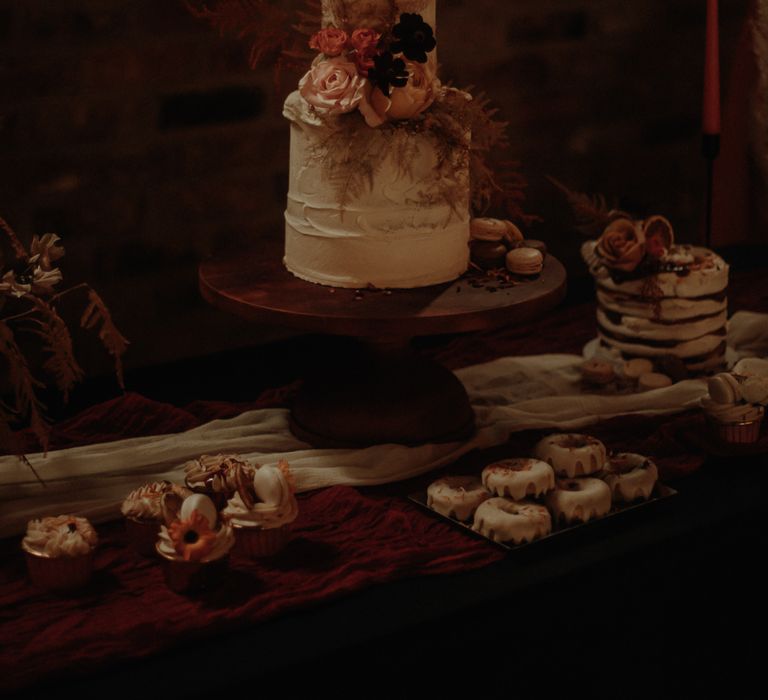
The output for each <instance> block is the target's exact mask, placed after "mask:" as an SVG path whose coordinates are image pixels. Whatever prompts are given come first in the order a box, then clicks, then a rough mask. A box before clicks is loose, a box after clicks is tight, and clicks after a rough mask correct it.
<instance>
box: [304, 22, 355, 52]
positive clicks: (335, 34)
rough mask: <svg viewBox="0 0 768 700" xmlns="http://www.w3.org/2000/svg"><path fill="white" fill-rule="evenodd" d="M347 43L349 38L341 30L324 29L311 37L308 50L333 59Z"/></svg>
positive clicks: (333, 28)
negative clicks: (313, 50)
mask: <svg viewBox="0 0 768 700" xmlns="http://www.w3.org/2000/svg"><path fill="white" fill-rule="evenodd" d="M347 41H349V37H348V36H347V33H346V32H345V31H344V30H343V29H336V28H335V27H325V29H321V30H320V31H319V32H317V34H314V35H313V36H312V38H311V39H310V40H309V48H310V49H315V51H320V52H321V53H324V54H325V55H326V56H328V57H330V58H333V57H334V56H339V55H340V54H341V52H342V51H343V50H344V48H345V47H346V45H347Z"/></svg>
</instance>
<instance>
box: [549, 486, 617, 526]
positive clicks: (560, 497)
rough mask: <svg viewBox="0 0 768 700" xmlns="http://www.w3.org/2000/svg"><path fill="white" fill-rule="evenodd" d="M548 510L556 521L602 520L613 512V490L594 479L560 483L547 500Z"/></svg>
mask: <svg viewBox="0 0 768 700" xmlns="http://www.w3.org/2000/svg"><path fill="white" fill-rule="evenodd" d="M546 502H547V508H549V510H550V511H551V512H552V515H553V516H554V517H555V519H556V520H564V521H565V522H566V523H573V522H587V521H588V520H592V519H594V518H601V517H602V516H604V515H606V514H607V513H608V512H609V511H610V510H611V489H610V487H609V486H608V484H606V483H605V482H604V481H601V480H600V479H595V478H592V477H585V478H582V479H569V480H567V481H558V483H557V488H555V490H554V491H550V493H548V494H547V498H546Z"/></svg>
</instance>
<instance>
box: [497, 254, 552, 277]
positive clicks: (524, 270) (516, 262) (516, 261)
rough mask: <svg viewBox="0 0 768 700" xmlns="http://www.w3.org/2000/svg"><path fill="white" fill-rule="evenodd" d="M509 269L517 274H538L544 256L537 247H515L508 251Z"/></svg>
mask: <svg viewBox="0 0 768 700" xmlns="http://www.w3.org/2000/svg"><path fill="white" fill-rule="evenodd" d="M506 262H507V269H508V270H509V271H510V272H513V273H514V274H516V275H526V276H527V275H538V274H539V273H540V272H541V269H542V267H543V265H544V256H543V255H542V254H541V253H540V252H539V251H538V250H536V249H535V248H515V249H514V250H510V251H509V252H508V253H507V261H506Z"/></svg>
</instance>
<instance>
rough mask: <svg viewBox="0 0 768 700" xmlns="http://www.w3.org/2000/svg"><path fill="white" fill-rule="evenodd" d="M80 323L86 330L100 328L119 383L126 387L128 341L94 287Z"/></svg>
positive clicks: (99, 332) (89, 291)
mask: <svg viewBox="0 0 768 700" xmlns="http://www.w3.org/2000/svg"><path fill="white" fill-rule="evenodd" d="M80 325H81V326H82V327H83V328H85V329H86V330H96V329H98V335H99V340H101V342H102V344H103V345H104V348H105V349H106V350H107V352H108V353H109V354H110V355H112V358H113V359H114V361H115V374H116V375H117V383H118V384H119V385H120V388H121V389H125V381H124V377H123V360H122V357H123V354H124V353H125V351H126V350H127V349H128V341H127V340H126V339H125V338H124V337H123V336H122V334H121V333H120V331H119V330H118V329H117V326H115V323H114V321H113V320H112V314H110V313H109V309H107V307H106V304H104V301H103V300H102V298H101V297H100V296H99V295H98V294H97V293H96V292H95V291H94V290H93V289H88V306H87V307H86V308H85V311H84V312H83V316H82V318H81V319H80Z"/></svg>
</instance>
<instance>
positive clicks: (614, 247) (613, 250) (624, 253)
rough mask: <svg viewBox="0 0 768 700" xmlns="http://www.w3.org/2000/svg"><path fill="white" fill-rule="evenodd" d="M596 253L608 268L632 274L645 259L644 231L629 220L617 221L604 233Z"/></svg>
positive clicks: (609, 225)
mask: <svg viewBox="0 0 768 700" xmlns="http://www.w3.org/2000/svg"><path fill="white" fill-rule="evenodd" d="M595 252H596V253H597V255H598V256H599V257H600V260H601V261H602V262H603V264H604V265H605V266H606V267H610V268H612V269H615V270H623V271H624V272H632V270H634V269H635V268H636V267H637V266H638V265H639V264H640V262H641V261H642V259H643V258H644V257H645V235H644V234H643V229H642V228H641V227H640V226H639V225H638V224H637V223H636V222H634V221H630V220H629V219H624V218H622V219H616V220H615V221H612V222H611V223H610V224H608V226H607V227H606V229H605V231H603V235H602V236H600V240H599V241H598V242H597V247H596V248H595Z"/></svg>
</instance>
